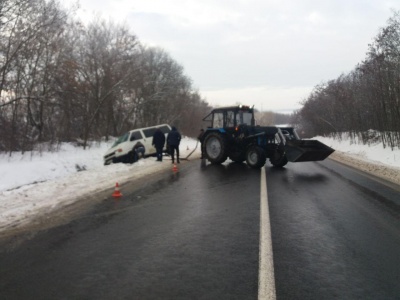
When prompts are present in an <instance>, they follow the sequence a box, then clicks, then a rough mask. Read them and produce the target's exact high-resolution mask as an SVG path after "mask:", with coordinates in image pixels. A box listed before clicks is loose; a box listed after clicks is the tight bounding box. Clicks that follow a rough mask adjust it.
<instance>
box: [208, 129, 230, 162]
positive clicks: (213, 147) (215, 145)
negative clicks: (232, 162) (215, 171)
mask: <svg viewBox="0 0 400 300" xmlns="http://www.w3.org/2000/svg"><path fill="white" fill-rule="evenodd" d="M204 153H205V155H206V157H207V159H208V160H209V161H210V162H211V163H212V164H221V163H223V162H224V161H225V160H226V159H227V158H228V156H227V154H226V139H225V137H224V136H223V135H222V134H220V133H218V132H212V133H210V134H208V135H207V136H206V138H205V140H204Z"/></svg>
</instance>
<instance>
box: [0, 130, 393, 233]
mask: <svg viewBox="0 0 400 300" xmlns="http://www.w3.org/2000/svg"><path fill="white" fill-rule="evenodd" d="M315 139H318V140H319V141H321V142H323V143H325V144H326V145H328V146H330V147H332V148H334V149H336V150H337V149H340V150H341V151H336V152H335V153H334V154H333V155H331V157H332V158H333V159H336V160H339V161H342V162H344V163H348V164H351V165H353V166H355V167H357V168H360V169H363V170H364V171H366V172H370V173H373V174H374V175H378V176H380V175H382V177H383V178H385V179H387V180H391V181H393V182H395V183H398V184H400V178H399V176H400V150H398V149H397V150H395V151H391V150H390V149H383V147H382V146H381V145H380V144H376V145H372V146H365V145H361V144H357V143H355V144H354V143H353V144H351V143H350V142H349V141H347V140H343V141H341V142H339V141H336V140H333V139H328V138H323V137H316V138H315ZM111 144H112V143H111V142H110V143H101V144H100V143H97V144H93V145H92V146H91V147H90V148H89V149H87V150H83V149H82V148H79V147H74V146H73V145H71V144H63V145H62V146H61V148H60V150H59V151H58V152H53V153H51V152H43V153H41V154H40V153H25V154H24V155H22V154H20V153H14V154H13V155H12V156H10V155H9V154H0V178H1V181H0V233H1V232H5V231H7V230H11V229H15V228H18V227H20V226H23V225H26V224H30V222H32V220H34V219H36V218H37V217H39V216H43V215H45V214H46V215H49V214H51V213H52V212H54V211H57V210H59V209H60V208H63V207H66V206H68V205H69V204H72V203H74V202H75V201H77V200H82V199H83V197H85V196H88V195H92V194H93V193H96V192H99V191H103V190H109V189H113V188H114V187H115V184H116V183H117V182H118V183H119V184H120V185H121V184H123V183H125V182H127V181H129V180H134V179H136V178H143V177H145V176H149V175H150V174H154V173H156V172H158V171H161V170H166V169H172V164H171V161H170V160H167V159H165V160H164V161H163V162H162V163H160V162H156V161H155V158H154V157H149V158H146V159H140V160H139V161H138V162H137V163H134V164H114V165H109V166H104V165H103V159H102V157H103V154H104V153H105V152H106V150H107V149H108V148H109V147H110V145H111ZM196 144H197V142H196V140H193V139H189V138H184V139H183V140H182V142H181V145H180V151H181V158H185V157H187V156H188V155H189V153H191V152H192V151H193V150H194V152H193V154H192V155H191V156H190V157H189V159H199V157H200V147H197V148H196ZM182 163H184V162H182ZM289 166H290V165H289ZM110 196H111V195H110Z"/></svg>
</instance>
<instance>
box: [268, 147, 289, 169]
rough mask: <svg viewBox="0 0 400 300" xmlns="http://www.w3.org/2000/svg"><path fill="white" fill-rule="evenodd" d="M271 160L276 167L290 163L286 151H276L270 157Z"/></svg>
mask: <svg viewBox="0 0 400 300" xmlns="http://www.w3.org/2000/svg"><path fill="white" fill-rule="evenodd" d="M269 161H270V162H271V164H272V165H273V166H274V167H277V168H282V167H283V166H285V165H286V164H287V163H288V160H287V157H286V155H285V152H281V151H275V152H274V153H273V154H272V156H271V157H270V158H269Z"/></svg>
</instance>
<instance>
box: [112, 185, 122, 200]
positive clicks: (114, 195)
mask: <svg viewBox="0 0 400 300" xmlns="http://www.w3.org/2000/svg"><path fill="white" fill-rule="evenodd" d="M112 196H113V197H114V198H119V197H121V196H122V194H121V192H120V191H119V185H118V182H117V183H116V184H115V190H114V193H113V194H112Z"/></svg>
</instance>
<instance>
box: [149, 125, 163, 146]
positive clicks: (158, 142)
mask: <svg viewBox="0 0 400 300" xmlns="http://www.w3.org/2000/svg"><path fill="white" fill-rule="evenodd" d="M152 144H153V145H154V147H156V148H164V144H165V135H164V133H162V132H161V130H160V129H157V130H156V132H154V135H153V142H152Z"/></svg>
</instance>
